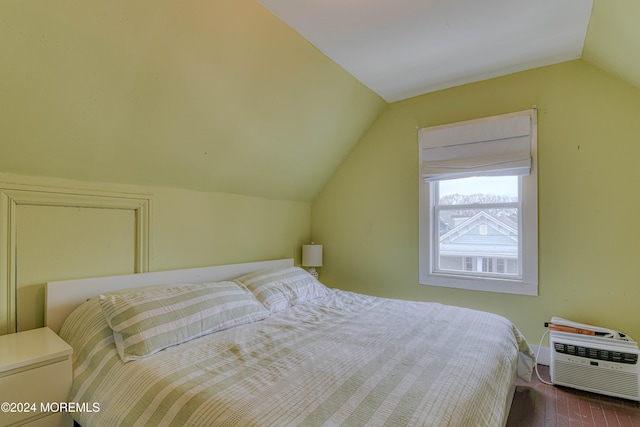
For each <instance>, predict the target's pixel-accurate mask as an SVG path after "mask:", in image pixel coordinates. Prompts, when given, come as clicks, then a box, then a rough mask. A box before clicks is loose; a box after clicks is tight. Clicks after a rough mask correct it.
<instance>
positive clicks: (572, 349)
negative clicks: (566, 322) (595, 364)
mask: <svg viewBox="0 0 640 427" xmlns="http://www.w3.org/2000/svg"><path fill="white" fill-rule="evenodd" d="M553 346H554V348H555V350H556V351H557V352H558V353H562V354H570V355H572V356H580V357H586V358H588V359H596V360H605V361H608V362H616V363H626V364H629V365H635V364H637V363H638V355H637V354H633V353H624V352H621V351H612V350H601V349H598V348H589V347H584V346H580V345H573V344H566V343H562V342H555V343H554V345H553Z"/></svg>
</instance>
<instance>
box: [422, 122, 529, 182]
mask: <svg viewBox="0 0 640 427" xmlns="http://www.w3.org/2000/svg"><path fill="white" fill-rule="evenodd" d="M535 114H536V110H535V109H533V110H527V111H523V112H518V113H511V114H505V115H501V116H494V117H488V118H484V119H480V120H471V121H466V122H459V123H453V124H449V125H442V126H433V127H429V128H422V129H420V132H419V142H420V155H421V174H422V178H423V179H424V181H425V182H430V181H440V180H445V179H457V178H468V177H472V176H504V175H529V173H530V170H531V146H532V138H535V136H536V129H535V126H536V117H535Z"/></svg>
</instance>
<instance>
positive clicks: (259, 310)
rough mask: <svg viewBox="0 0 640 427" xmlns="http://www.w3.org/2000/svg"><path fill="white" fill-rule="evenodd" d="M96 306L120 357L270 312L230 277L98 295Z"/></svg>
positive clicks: (150, 351) (144, 353)
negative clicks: (231, 280)
mask: <svg viewBox="0 0 640 427" xmlns="http://www.w3.org/2000/svg"><path fill="white" fill-rule="evenodd" d="M100 306H101V307H102V311H103V313H104V316H105V318H106V319H107V323H108V324H109V326H110V327H111V329H112V330H113V336H114V341H115V344H116V348H117V350H118V354H119V355H120V357H121V358H122V360H123V361H125V362H126V361H129V360H135V359H139V358H141V357H145V356H148V355H150V354H153V353H156V352H158V351H160V350H162V349H165V348H167V347H170V346H173V345H176V344H180V343H183V342H185V341H189V340H191V339H194V338H197V337H200V336H202V335H206V334H210V333H212V332H216V331H219V330H222V329H227V328H231V327H233V326H237V325H242V324H245V323H250V322H254V321H257V320H262V319H264V318H266V317H267V316H268V315H269V312H268V311H267V310H265V308H264V306H263V305H262V304H260V302H258V300H256V298H255V297H254V296H253V295H252V294H251V293H250V292H248V291H247V290H246V289H244V288H242V287H240V286H238V285H237V284H235V283H232V282H219V283H206V284H198V285H194V284H185V285H171V286H160V287H151V288H148V287H147V288H144V289H143V290H135V289H131V290H129V291H126V292H122V291H119V292H114V293H109V294H106V295H100Z"/></svg>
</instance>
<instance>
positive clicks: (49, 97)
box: [0, 0, 385, 201]
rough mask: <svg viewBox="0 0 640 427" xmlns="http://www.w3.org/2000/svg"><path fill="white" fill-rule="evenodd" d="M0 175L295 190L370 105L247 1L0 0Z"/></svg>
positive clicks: (311, 192) (365, 94) (239, 190)
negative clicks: (11, 174) (53, 0)
mask: <svg viewBox="0 0 640 427" xmlns="http://www.w3.org/2000/svg"><path fill="white" fill-rule="evenodd" d="M0 53H1V54H0V171H1V172H8V173H15V174H23V175H37V176H45V177H61V178H69V179H78V180H90V181H99V182H115V183H127V184H139V185H158V186H168V187H178V188H188V189H195V190H202V191H213V192H228V193H234V194H246V195H255V196H260V197H265V198H270V199H283V200H299V201H311V200H313V198H314V197H315V195H316V194H317V193H318V192H319V191H320V189H321V188H322V186H323V185H324V183H325V182H326V181H327V180H328V179H329V177H330V176H331V175H332V174H333V172H334V170H335V169H336V168H337V167H338V165H339V164H340V162H341V161H342V160H343V159H344V157H345V156H346V155H347V153H348V152H349V151H350V150H351V148H352V147H353V146H354V145H355V144H356V143H357V141H358V140H359V138H360V136H361V135H362V134H363V133H364V132H365V131H366V129H367V128H368V127H369V126H370V125H371V123H372V122H373V120H375V118H376V117H377V116H378V114H379V113H380V112H381V111H382V109H384V107H385V102H384V101H383V100H382V99H381V98H380V97H379V96H378V95H376V94H375V93H373V92H372V91H371V90H369V89H368V88H366V87H365V86H364V85H362V84H361V83H360V82H358V81H357V80H356V79H355V78H353V77H352V76H351V75H349V74H348V73H347V72H345V71H344V70H343V69H342V68H340V67H339V66H338V65H337V64H335V63H334V62H333V61H331V60H330V59H329V58H327V57H326V56H325V55H323V54H322V53H321V52H319V51H318V50H317V49H316V48H314V47H313V46H312V45H310V44H309V43H308V42H307V41H306V40H305V39H304V38H302V37H301V36H300V35H298V34H297V33H296V32H295V31H293V30H292V29H291V28H290V27H288V26H287V25H285V24H284V23H283V22H281V21H280V20H279V19H277V18H276V17H275V16H273V14H271V13H270V12H269V11H267V10H266V9H265V8H264V7H263V6H262V5H261V4H259V3H258V2H256V1H254V0H233V1H229V0H153V1H152V0H142V1H135V2H130V1H123V0H121V1H103V0H83V1H80V2H79V1H76V0H60V1H55V2H52V1H48V0H3V1H1V2H0Z"/></svg>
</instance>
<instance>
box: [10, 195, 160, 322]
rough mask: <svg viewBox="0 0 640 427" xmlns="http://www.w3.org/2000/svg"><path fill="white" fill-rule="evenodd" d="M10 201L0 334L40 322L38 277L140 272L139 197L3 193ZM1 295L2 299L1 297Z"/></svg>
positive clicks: (142, 223)
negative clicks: (5, 275) (3, 321)
mask: <svg viewBox="0 0 640 427" xmlns="http://www.w3.org/2000/svg"><path fill="white" fill-rule="evenodd" d="M4 194H5V195H8V197H9V202H8V203H7V202H5V204H6V205H7V206H8V210H7V214H6V215H5V219H6V220H5V221H4V222H6V225H7V227H8V230H9V232H8V235H7V236H6V237H7V242H6V243H7V246H5V247H7V248H8V250H7V255H6V258H5V259H6V265H7V268H8V271H9V275H8V276H7V278H6V280H5V283H4V292H2V289H0V297H1V296H2V294H4V295H5V298H6V301H7V304H6V307H7V311H6V313H5V314H6V316H5V317H4V318H5V319H6V324H5V326H4V331H3V330H2V329H3V328H2V326H3V325H2V324H1V323H0V335H1V334H2V333H8V332H14V331H23V330H27V329H33V328H38V327H42V326H44V325H45V319H44V307H45V297H46V296H45V284H46V282H48V281H53V280H63V279H73V278H82V277H95V276H107V275H118V274H131V273H137V272H143V271H147V269H148V266H147V261H146V260H147V232H146V228H147V226H148V225H147V223H148V221H147V216H148V209H147V202H148V200H146V199H137V198H127V197H124V198H122V197H121V198H117V197H116V198H113V197H104V196H101V195H96V194H80V195H79V194H71V193H69V194H60V193H56V194H55V195H54V196H52V195H51V194H50V193H47V192H27V193H25V192H19V191H13V192H12V191H9V192H6V191H5V192H4ZM0 299H2V298H0Z"/></svg>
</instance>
